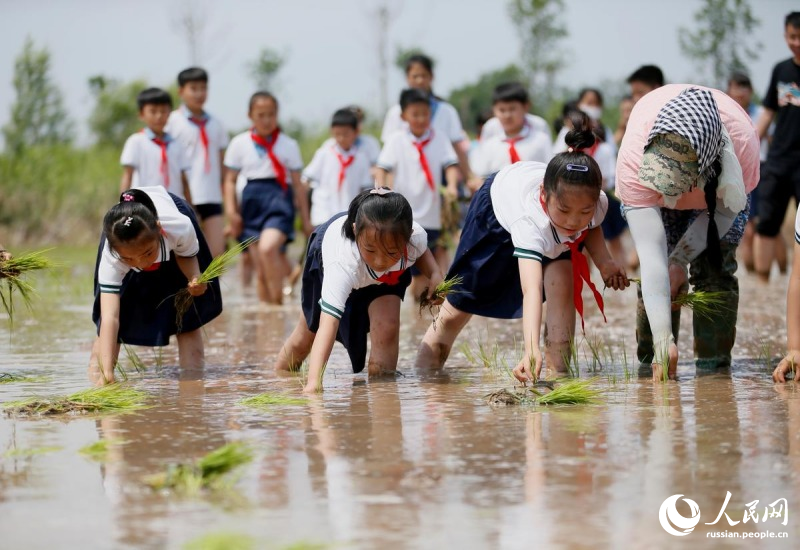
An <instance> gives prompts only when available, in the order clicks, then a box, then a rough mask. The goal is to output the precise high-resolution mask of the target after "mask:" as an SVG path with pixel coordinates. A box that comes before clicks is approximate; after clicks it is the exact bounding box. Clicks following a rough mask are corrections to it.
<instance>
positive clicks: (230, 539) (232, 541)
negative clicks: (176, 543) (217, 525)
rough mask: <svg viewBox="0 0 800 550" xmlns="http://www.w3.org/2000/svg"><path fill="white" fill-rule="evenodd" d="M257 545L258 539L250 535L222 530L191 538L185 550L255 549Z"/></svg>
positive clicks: (185, 545)
mask: <svg viewBox="0 0 800 550" xmlns="http://www.w3.org/2000/svg"><path fill="white" fill-rule="evenodd" d="M256 547H257V546H256V540H255V539H254V538H253V537H251V536H250V535H243V534H241V533H228V532H222V531H221V532H218V533H207V534H205V535H203V536H201V537H198V538H196V539H193V540H190V541H189V542H187V543H186V544H184V545H183V550H255V548H256Z"/></svg>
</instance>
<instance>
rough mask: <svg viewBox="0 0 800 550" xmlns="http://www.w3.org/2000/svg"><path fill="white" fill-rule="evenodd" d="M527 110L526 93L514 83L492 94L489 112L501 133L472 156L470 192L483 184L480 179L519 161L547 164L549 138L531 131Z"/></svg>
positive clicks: (505, 84) (519, 85)
mask: <svg viewBox="0 0 800 550" xmlns="http://www.w3.org/2000/svg"><path fill="white" fill-rule="evenodd" d="M528 109H530V99H529V98H528V91H527V90H526V89H525V87H524V86H523V85H522V84H520V83H518V82H508V83H504V84H500V85H499V86H497V87H496V88H495V89H494V93H493V94H492V111H493V113H494V116H495V117H496V118H497V119H498V120H499V121H500V123H501V124H502V126H503V131H502V132H501V133H500V134H498V135H495V136H491V137H489V138H488V139H482V140H481V142H480V145H479V147H478V151H477V153H476V155H475V161H474V162H473V166H472V169H473V171H474V172H475V174H476V175H478V176H480V178H481V179H480V182H473V185H472V186H471V187H472V188H473V190H477V189H478V188H479V187H480V186H481V185H482V184H483V178H486V177H487V176H489V175H490V174H493V173H495V172H497V171H499V170H500V169H502V168H504V167H506V166H508V165H509V164H514V163H516V162H519V161H521V160H534V161H537V162H547V161H549V160H550V156H551V144H550V139H549V137H548V136H547V135H546V134H545V133H543V132H537V131H535V130H534V129H533V128H532V127H531V126H530V125H529V124H528V122H527V120H526V118H525V114H526V113H527V112H528Z"/></svg>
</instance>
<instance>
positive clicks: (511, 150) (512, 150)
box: [504, 136, 525, 164]
mask: <svg viewBox="0 0 800 550" xmlns="http://www.w3.org/2000/svg"><path fill="white" fill-rule="evenodd" d="M523 139H525V136H517V137H513V138H507V139H505V140H504V141H505V142H506V143H508V156H509V157H511V164H514V163H516V162H519V160H520V159H519V153H517V148H516V147H514V144H515V143H517V142H518V141H522V140H523Z"/></svg>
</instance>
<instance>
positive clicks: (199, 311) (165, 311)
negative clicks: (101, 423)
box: [89, 187, 222, 384]
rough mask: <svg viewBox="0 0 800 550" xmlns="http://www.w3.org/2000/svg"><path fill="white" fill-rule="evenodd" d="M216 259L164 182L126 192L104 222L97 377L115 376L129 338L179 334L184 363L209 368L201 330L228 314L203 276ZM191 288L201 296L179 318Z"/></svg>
mask: <svg viewBox="0 0 800 550" xmlns="http://www.w3.org/2000/svg"><path fill="white" fill-rule="evenodd" d="M210 263H211V254H210V252H209V250H208V245H207V244H206V242H205V239H204V238H203V234H202V232H201V231H200V229H199V227H198V225H197V221H196V219H195V216H194V213H193V212H192V210H191V208H189V206H188V204H187V203H186V202H185V201H184V200H183V199H180V198H179V197H177V196H175V195H171V194H169V193H167V191H166V190H165V189H164V188H163V187H141V188H138V189H131V190H128V191H126V192H124V193H123V194H122V195H121V197H120V202H119V203H118V204H116V205H114V206H113V207H112V208H111V210H109V211H108V213H107V214H106V215H105V218H104V220H103V236H102V238H101V240H100V247H99V248H98V252H97V264H96V268H95V304H94V311H93V314H92V319H93V320H94V322H95V324H96V325H97V329H98V338H97V339H96V340H95V343H94V346H93V347H92V356H91V359H90V363H89V378H90V379H91V380H92V381H93V382H94V383H97V384H104V383H110V382H113V381H114V368H115V366H116V364H117V358H118V357H119V351H120V344H121V343H123V342H124V343H125V344H126V345H138V346H166V345H168V344H169V338H170V336H172V335H174V334H177V340H178V350H179V354H180V365H181V367H182V368H189V367H197V366H202V365H203V362H204V349H203V339H202V335H201V332H200V328H201V327H202V326H203V325H205V324H206V323H208V322H209V321H211V320H212V319H214V318H215V317H216V316H217V315H219V313H220V312H221V311H222V298H221V296H220V289H219V281H218V280H217V279H213V280H211V281H210V282H201V281H200V278H201V269H204V268H207V267H208V266H209V264H210ZM183 289H186V291H187V292H188V293H189V294H190V295H191V296H192V297H193V298H194V300H193V303H192V307H191V308H189V310H188V311H186V312H185V313H184V314H183V315H182V316H181V318H180V320H177V319H176V315H177V311H176V306H175V300H174V299H173V298H174V296H175V295H176V294H177V293H178V292H180V291H181V290H183ZM167 298H170V299H167ZM179 329H180V330H179Z"/></svg>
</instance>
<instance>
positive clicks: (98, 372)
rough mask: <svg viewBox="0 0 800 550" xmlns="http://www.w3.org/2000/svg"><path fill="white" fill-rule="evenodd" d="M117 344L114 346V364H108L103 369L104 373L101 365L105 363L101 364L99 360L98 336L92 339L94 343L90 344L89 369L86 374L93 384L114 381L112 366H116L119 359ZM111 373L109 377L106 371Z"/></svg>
mask: <svg viewBox="0 0 800 550" xmlns="http://www.w3.org/2000/svg"><path fill="white" fill-rule="evenodd" d="M119 347H120V346H119V344H116V346H115V347H114V364H113V365H110V366H108V367H107V368H106V369H105V372H106V374H104V369H103V367H104V366H105V365H101V364H100V363H101V361H100V338H95V339H94V344H92V354H91V356H90V357H89V370H88V371H87V374H88V375H89V381H90V382H91V383H92V384H94V385H102V384H106V383H108V382H113V381H114V367H116V364H117V361H118V360H119ZM109 372H110V373H111V377H110V379H109V376H108V373H109Z"/></svg>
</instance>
